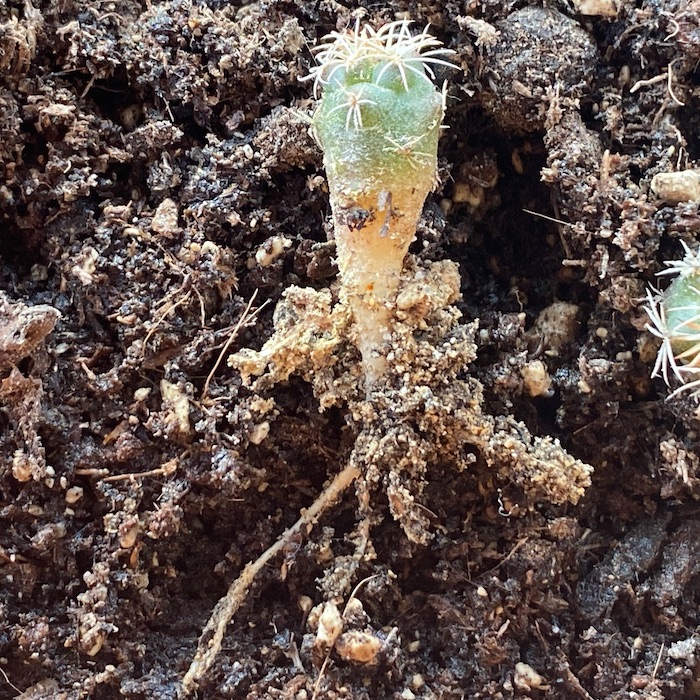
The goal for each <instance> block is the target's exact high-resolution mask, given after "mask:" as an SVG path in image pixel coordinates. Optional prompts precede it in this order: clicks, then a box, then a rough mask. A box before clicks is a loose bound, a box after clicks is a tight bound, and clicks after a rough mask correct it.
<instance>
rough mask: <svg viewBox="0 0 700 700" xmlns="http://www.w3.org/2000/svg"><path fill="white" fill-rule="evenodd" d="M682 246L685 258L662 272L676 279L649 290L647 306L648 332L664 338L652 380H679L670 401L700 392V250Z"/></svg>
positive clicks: (668, 263) (673, 262)
mask: <svg viewBox="0 0 700 700" xmlns="http://www.w3.org/2000/svg"><path fill="white" fill-rule="evenodd" d="M683 247H684V249H685V256H684V257H683V258H682V259H681V260H670V261H666V264H667V266H668V267H667V269H666V270H663V271H662V272H660V273H659V274H660V275H677V277H676V278H675V279H674V280H673V282H671V284H670V285H669V286H668V288H667V289H665V290H664V291H663V292H659V291H657V290H655V289H650V290H649V291H648V292H647V305H646V306H645V307H644V308H645V311H646V312H647V316H648V317H649V323H648V324H647V325H646V328H647V330H648V331H649V332H650V333H652V334H653V335H655V336H656V337H657V338H660V339H661V347H660V348H659V352H658V355H657V357H656V364H655V365H654V370H653V372H652V377H659V376H660V377H663V379H664V381H665V382H666V384H667V385H670V383H671V382H670V377H671V375H673V376H675V377H676V379H678V380H679V381H680V386H679V387H678V388H677V389H676V390H675V391H673V392H672V393H671V394H670V396H669V398H671V397H673V396H676V395H677V394H680V393H681V392H686V391H690V392H691V393H693V394H694V395H697V394H698V393H699V392H700V251H695V252H694V251H692V250H691V249H690V248H689V247H688V246H687V245H686V244H685V243H683Z"/></svg>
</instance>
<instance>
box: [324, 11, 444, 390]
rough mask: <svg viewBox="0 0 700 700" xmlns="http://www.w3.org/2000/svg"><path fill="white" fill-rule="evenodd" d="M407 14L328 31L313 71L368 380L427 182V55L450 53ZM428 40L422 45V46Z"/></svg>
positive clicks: (344, 281)
mask: <svg viewBox="0 0 700 700" xmlns="http://www.w3.org/2000/svg"><path fill="white" fill-rule="evenodd" d="M408 24H409V23H408V22H393V23H391V24H389V25H386V26H385V27H383V28H382V29H381V30H379V31H377V32H375V31H374V30H373V29H372V28H371V27H365V28H363V29H362V30H361V31H360V30H359V28H356V29H355V31H354V33H352V34H347V35H344V34H335V33H334V34H332V35H330V37H329V38H330V39H331V41H332V43H331V44H329V45H325V46H322V47H320V49H321V50H320V53H319V56H318V58H319V66H318V67H317V68H316V69H314V71H312V73H311V77H315V79H316V88H317V89H318V88H319V87H321V88H322V89H323V95H322V98H321V100H320V102H319V104H318V107H317V109H316V112H315V113H314V116H313V128H314V132H315V134H316V137H317V139H318V141H319V143H320V145H321V147H322V149H323V154H324V166H325V168H326V173H327V176H328V183H329V189H330V203H331V208H332V211H333V222H334V232H335V240H336V246H337V259H338V267H339V270H340V275H341V295H342V297H343V300H344V301H345V302H346V303H348V304H349V305H350V307H351V309H352V311H353V316H354V320H355V331H356V336H357V345H358V347H359V349H360V352H361V354H362V359H363V365H364V369H365V378H366V384H367V389H368V390H369V389H370V388H371V387H372V385H373V384H375V383H376V381H377V380H378V379H379V378H380V377H381V376H382V375H383V374H384V373H385V372H386V369H387V362H386V358H385V352H384V346H385V344H386V340H387V339H388V336H389V335H390V333H391V320H392V317H393V311H394V310H393V303H394V300H395V297H396V293H397V290H398V286H399V279H400V275H401V270H402V268H403V262H404V258H405V257H406V253H407V252H408V247H409V245H410V244H411V241H412V240H413V238H414V236H415V231H416V225H417V223H418V219H419V218H420V214H421V211H422V208H423V204H424V202H425V198H426V197H427V195H428V193H429V192H430V190H431V189H432V188H433V186H434V184H435V178H436V174H435V173H436V167H437V143H438V137H439V133H440V126H441V123H442V116H443V112H444V98H443V94H442V93H441V92H440V91H439V90H438V89H437V88H436V87H435V85H434V84H433V82H432V80H431V79H430V78H431V77H432V76H433V73H432V69H431V64H445V65H451V64H448V63H446V62H445V61H444V60H443V59H442V58H440V57H441V56H443V55H445V54H448V53H451V52H449V51H447V50H446V49H441V48H433V47H436V46H439V42H438V41H437V40H436V39H434V38H433V37H431V36H430V35H428V34H427V33H426V32H425V31H424V32H423V33H422V34H419V35H417V36H411V34H410V32H409V29H408ZM426 48H427V49H430V50H428V51H425V52H423V51H424V49H426Z"/></svg>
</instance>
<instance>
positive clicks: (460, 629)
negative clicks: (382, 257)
mask: <svg viewBox="0 0 700 700" xmlns="http://www.w3.org/2000/svg"><path fill="white" fill-rule="evenodd" d="M35 2H36V4H32V3H31V2H30V0H25V2H24V3H22V2H14V1H12V2H8V1H7V0H0V156H1V157H0V285H1V289H2V290H4V291H2V292H0V426H1V431H0V574H1V575H2V578H1V581H2V584H1V585H0V698H23V699H24V700H29V699H32V700H38V699H39V698H46V699H48V698H57V699H71V700H72V699H76V700H78V699H82V698H96V699H98V700H103V699H109V698H118V697H119V698H132V699H134V700H137V699H138V700H141V699H144V700H145V699H147V698H164V699H167V698H177V697H181V696H182V694H183V687H182V681H183V678H184V677H185V674H186V672H187V670H188V668H189V667H190V664H191V662H192V659H193V658H194V657H195V653H196V651H197V649H198V645H203V646H204V647H207V645H208V644H209V643H210V640H209V638H203V639H202V640H201V641H200V635H201V633H202V630H203V629H204V628H205V625H206V624H207V621H208V620H209V618H210V615H211V614H212V611H213V610H214V608H215V606H216V604H217V602H218V601H219V600H220V599H221V598H222V597H223V596H225V595H226V592H227V590H228V588H229V586H230V585H231V584H232V583H234V582H235V581H236V579H237V577H238V576H239V574H240V573H241V571H242V570H243V567H244V566H245V565H246V564H247V563H248V562H250V561H253V560H255V559H256V558H257V557H259V556H260V555H261V554H262V553H263V552H264V551H265V550H267V549H268V548H269V547H270V546H272V545H274V544H275V542H277V541H278V540H279V538H280V537H281V535H282V533H283V532H284V531H285V530H286V529H287V528H288V527H290V526H291V525H292V524H293V523H294V522H295V521H296V520H297V518H298V517H299V514H300V513H301V512H303V510H304V509H306V508H308V507H309V506H310V505H311V504H312V503H313V502H314V501H315V499H316V498H317V497H318V496H319V494H321V493H322V492H323V489H324V484H327V483H328V481H329V480H330V479H332V478H333V477H334V476H335V475H336V474H338V473H339V472H340V471H341V470H342V469H343V468H344V467H345V465H347V464H348V463H349V460H352V459H354V460H355V461H356V462H357V465H358V467H359V469H360V471H361V476H360V477H359V478H358V481H357V484H356V485H354V486H353V487H352V488H349V489H347V490H346V491H344V492H343V493H342V494H341V496H340V498H339V499H337V501H336V502H335V503H334V505H333V506H332V507H331V508H329V509H327V510H326V511H325V512H324V513H322V515H321V516H320V518H319V520H318V522H317V523H315V524H314V527H313V528H312V527H311V526H309V527H305V528H303V530H302V531H300V532H299V533H297V536H295V537H294V538H292V539H290V541H288V542H285V546H284V547H283V548H282V551H281V552H280V554H279V555H278V556H276V557H274V558H273V559H272V561H271V562H270V563H268V565H267V566H265V567H264V568H263V570H262V571H261V572H260V573H259V574H258V575H257V576H256V577H255V578H254V580H253V582H252V585H251V586H250V587H249V588H248V589H247V591H246V592H245V595H244V597H243V599H242V602H241V605H240V607H239V608H238V610H237V611H236V613H235V615H234V616H233V619H232V621H231V623H230V624H229V625H228V627H227V629H226V633H225V635H224V638H223V642H222V644H221V647H220V649H218V653H216V654H215V659H214V663H213V664H212V665H211V667H210V668H208V669H206V672H204V673H202V674H201V677H198V678H197V679H196V682H195V683H194V684H193V685H192V687H191V688H190V689H189V690H190V696H191V697H198V698H212V699H218V698H248V699H251V700H252V699H255V698H300V699H301V698H307V699H310V698H318V699H320V698H367V699H371V700H383V699H384V698H395V699H397V700H399V699H401V700H413V699H415V698H425V699H428V698H444V699H447V698H454V699H455V700H456V699H458V698H470V699H474V698H490V699H496V698H515V697H518V698H526V697H529V698H557V699H568V698H572V699H579V700H580V699H585V700H590V699H592V698H594V699H595V700H613V699H622V698H648V699H650V700H651V699H653V700H657V699H660V698H665V699H668V700H678V699H681V698H690V697H695V696H697V695H700V635H698V630H700V612H699V607H698V603H699V602H700V591H699V586H700V557H699V555H700V504H699V503H698V499H699V498H700V450H698V447H697V441H698V436H699V432H698V431H699V425H698V419H699V416H700V413H699V412H698V400H697V398H695V397H694V396H692V395H689V394H687V393H686V394H682V395H679V396H676V397H673V398H672V399H671V400H667V397H668V395H669V394H670V393H671V391H672V390H673V387H671V388H668V387H666V386H665V385H664V383H663V381H662V380H659V379H652V378H651V376H650V375H651V372H652V369H653V367H654V362H655V358H656V351H657V349H658V343H657V341H656V339H655V338H654V337H653V336H652V335H651V334H650V333H649V332H648V331H646V330H645V328H644V327H645V323H646V322H647V319H646V315H645V312H644V310H643V303H644V301H643V299H644V296H645V293H646V289H647V287H648V286H649V285H652V284H655V279H656V278H655V274H656V273H658V272H659V271H660V270H661V269H663V261H665V260H673V259H677V258H679V257H681V256H682V253H683V249H682V245H681V244H682V242H685V243H686V244H688V245H689V246H690V247H691V248H695V247H696V246H697V243H696V238H697V235H698V231H699V230H700V215H699V213H698V202H697V201H680V202H673V201H671V202H669V201H666V200H665V199H663V198H660V197H659V196H658V195H657V194H656V193H654V191H653V190H652V189H651V188H650V183H651V180H652V178H653V177H654V175H657V174H659V173H669V172H673V171H679V170H686V169H693V168H694V167H696V161H695V159H696V158H700V148H699V146H698V144H700V139H699V138H698V136H699V134H698V131H699V130H700V120H699V119H698V117H697V114H698V106H699V105H700V88H699V85H700V73H699V72H698V71H699V69H698V61H699V59H700V3H699V2H697V0H666V1H663V2H662V1H661V0H640V1H638V2H631V1H630V0H570V1H569V2H567V1H566V0H561V2H558V1H556V0H553V1H552V2H548V3H546V5H545V7H541V6H534V5H532V6H531V5H527V3H525V2H512V1H510V0H483V1H482V2H476V1H473V2H472V1H469V2H464V3H456V2H452V1H451V0H450V1H445V2H436V3H434V4H421V3H414V2H406V3H404V2H399V3H381V2H380V3H362V4H350V5H345V4H341V3H339V2H335V0H320V1H319V2H307V1H306V0H296V1H294V0H269V1H267V0H264V1H262V2H258V3H254V4H247V5H241V4H240V3H236V2H232V3H223V2H220V1H219V0H211V2H208V3H207V2H199V3H195V2H191V1H190V0H172V1H170V2H157V1H155V0H154V2H150V1H148V0H146V2H144V3H139V2H135V1H133V0H123V1H122V2H112V1H111V0H100V1H97V2H93V1H88V0H56V1H55V2H54V0H41V2H39V1H38V0H35ZM358 18H360V19H361V20H362V21H367V22H371V23H372V25H373V26H375V27H379V26H381V25H382V24H384V23H386V22H388V21H393V20H396V19H404V18H407V19H412V20H415V22H416V27H417V28H421V27H422V26H424V25H425V24H427V23H430V31H431V32H432V33H433V34H434V35H435V36H437V37H438V38H439V39H440V40H441V41H442V42H443V43H444V44H445V46H447V47H448V48H450V49H453V50H454V51H455V54H454V56H453V61H454V63H455V64H456V66H457V68H456V69H455V70H453V71H450V70H448V69H446V68H445V69H444V70H443V67H438V70H437V71H436V72H437V76H436V77H437V80H438V82H442V81H443V80H445V79H448V80H449V87H448V105H447V114H446V125H447V126H448V127H449V128H448V129H446V130H445V132H444V134H443V137H442V139H441V142H440V168H439V184H438V187H437V189H436V191H435V192H434V193H433V194H432V195H431V196H430V197H429V199H428V201H427V203H426V205H425V210H424V215H423V219H422V221H421V224H420V226H419V230H418V232H417V238H416V241H415V243H414V244H413V247H412V258H411V261H410V264H409V268H411V269H412V270H433V271H435V270H443V271H444V270H448V269H454V268H452V267H449V265H448V263H447V261H452V262H453V263H456V265H457V266H458V270H459V277H458V282H457V286H458V287H459V290H458V291H459V295H460V296H459V299H458V300H456V301H455V300H454V298H456V297H457V294H454V295H452V297H451V298H450V300H447V301H445V302H444V304H443V307H445V308H443V309H442V310H440V309H438V308H437V307H436V308H435V309H433V311H432V312H431V313H432V316H431V315H428V316H427V317H426V319H425V320H424V321H423V322H422V325H421V327H420V328H417V327H414V328H413V330H412V331H411V333H412V335H411V338H413V339H414V340H415V342H416V344H417V345H416V347H418V346H420V347H422V348H424V351H425V348H430V347H436V348H437V347H440V348H443V350H444V348H445V347H447V346H448V345H449V344H450V343H452V345H453V346H454V347H457V348H458V349H459V348H461V350H459V351H457V350H455V351H454V352H453V353H452V355H449V354H444V353H443V355H441V356H440V357H441V358H442V359H440V361H437V360H436V361H435V362H434V363H433V365H431V367H430V368H428V366H427V365H425V364H424V365H421V367H423V369H422V370H421V371H422V372H423V374H424V375H425V376H424V379H422V380H421V381H422V382H423V383H422V384H421V387H419V388H417V384H416V383H417V381H418V380H417V379H416V377H417V376H418V374H417V373H413V374H412V373H411V371H407V372H406V374H405V376H404V378H403V379H401V380H400V381H403V382H404V384H403V385H400V381H399V379H397V378H396V377H397V376H398V375H396V376H394V375H392V376H393V379H391V378H390V379H389V380H388V381H387V386H386V391H385V392H383V391H378V392H376V395H375V397H374V398H372V399H370V400H368V401H365V403H364V404H362V405H363V408H362V410H360V409H358V406H360V404H361V403H362V401H364V399H363V398H362V396H361V395H362V392H363V389H362V386H361V383H362V377H361V373H360V372H359V371H354V372H353V370H352V368H353V367H355V368H357V367H359V356H358V354H357V351H356V350H355V348H354V346H353V343H352V342H351V332H350V331H348V333H350V335H349V336H348V337H349V338H350V340H348V339H342V338H339V339H338V343H337V345H335V346H334V348H333V361H330V360H329V361H328V362H327V363H326V365H323V367H321V365H318V366H316V367H314V366H311V365H309V366H304V360H303V358H302V359H299V360H298V362H297V365H295V367H296V368H297V369H298V370H299V371H296V370H295V371H290V372H289V373H287V375H288V376H279V372H278V373H277V375H275V376H274V377H273V379H272V380H270V381H267V382H266V381H261V380H258V381H256V382H253V383H251V382H250V381H248V379H249V378H247V377H246V376H245V372H243V374H241V372H240V371H239V369H240V368H238V369H237V368H236V367H237V365H236V363H235V362H233V364H230V363H229V362H228V361H227V360H228V358H229V356H230V355H231V354H232V353H238V354H239V355H238V356H240V351H241V350H244V351H245V349H246V348H248V349H251V350H260V349H261V348H262V347H263V345H264V343H265V342H266V341H268V340H269V339H270V338H271V337H274V336H273V333H274V332H275V330H274V325H273V324H276V325H277V329H278V332H279V327H280V323H283V322H286V323H287V328H288V329H289V328H294V327H295V324H296V323H297V321H298V323H299V324H302V325H303V323H305V321H304V317H303V316H299V317H293V318H292V317H290V316H289V315H287V316H284V313H282V312H283V311H284V310H285V309H287V311H288V310H289V308H290V307H289V304H291V305H292V306H293V305H294V304H297V307H295V308H301V305H303V304H305V303H309V304H310V303H311V302H308V300H309V299H326V300H327V302H328V303H327V308H330V307H331V306H332V305H334V304H335V305H337V299H338V280H337V270H336V268H335V262H334V244H333V238H332V227H331V217H330V210H329V204H328V191H327V186H326V181H325V177H324V171H323V168H322V154H321V153H320V150H319V148H318V146H317V145H316V143H315V141H314V140H313V138H312V136H311V135H310V133H309V127H308V119H305V117H308V115H309V114H310V113H311V112H312V110H313V104H314V101H313V96H312V94H311V93H312V90H311V87H310V85H309V83H307V82H300V80H299V79H300V78H301V77H303V76H304V75H306V74H307V73H308V71H309V68H310V67H311V66H312V65H313V61H314V59H313V55H312V53H311V52H310V48H311V47H313V46H314V45H315V44H316V42H317V41H318V40H319V39H320V38H321V37H323V36H324V35H326V34H327V33H328V32H330V31H344V30H345V29H346V28H348V27H351V28H352V27H353V26H354V24H355V21H356V20H357V19H358ZM441 265H442V266H443V267H440V266H441ZM450 265H451V263H450ZM445 266H447V267H445ZM438 277H439V275H438ZM300 290H306V291H303V292H302V291H300ZM304 295H306V296H304ZM448 296H449V295H448ZM290 299H291V300H292V301H290ZM285 304H287V306H285ZM446 305H449V308H447V306H446ZM275 309H278V313H277V315H275ZM280 310H282V311H280ZM285 313H286V312H285ZM441 314H442V315H441ZM281 316H284V318H286V319H287V321H284V319H282V320H281ZM290 318H292V321H291V322H290V321H289V319H290ZM343 327H344V328H346V329H347V328H348V325H347V324H346V325H345V326H342V324H341V325H339V326H336V328H343ZM297 329H298V326H297ZM406 337H408V336H406ZM445 338H448V339H449V342H448V341H445ZM443 341H444V342H443ZM407 342H408V341H407ZM411 342H413V341H411ZM440 343H443V344H442V345H440ZM425 352H427V351H425ZM436 352H437V351H436ZM440 352H443V351H442V350H441V351H440ZM428 354H429V353H428ZM437 355H439V353H437ZM437 355H436V356H437ZM416 357H418V355H416ZM421 357H422V356H421ZM445 357H448V358H451V359H450V362H447V361H446V360H445V359H444V358H445ZM404 359H406V358H404ZM415 362H417V360H416V359H415V357H414V358H413V359H410V358H409V359H406V363H408V364H407V366H408V365H411V363H414V365H415ZM397 366H398V361H397ZM412 366H413V365H412ZM415 366H417V365H415ZM292 369H294V368H292ZM416 372H417V370H416ZM272 373H273V374H274V368H273V370H272ZM441 377H442V378H443V379H442V380H441V379H440V378H441ZM321 379H323V382H324V387H325V389H324V390H323V391H321V389H319V384H320V382H321ZM263 380H264V377H263ZM440 381H442V382H443V385H442V388H441V389H440V390H439V391H438V390H437V389H435V387H437V386H438V385H440ZM414 385H415V386H414ZM353 392H355V393H353ZM411 392H413V393H411ZM428 394H429V395H430V397H437V398H435V400H433V399H432V398H431V399H430V400H429V398H426V396H427V395H428ZM419 395H420V396H421V397H422V398H421V399H420V400H418V399H416V397H417V396H419ZM467 415H468V416H469V421H471V422H470V423H469V430H465V429H464V425H465V424H466V423H465V421H466V420H467V419H464V416H467ZM460 421H462V422H461V423H460ZM457 424H459V425H460V426H462V427H461V428H460V430H461V431H462V432H460V430H457V429H456V428H455V425H457ZM382 426H384V427H382ZM475 426H476V427H475ZM482 431H487V432H488V431H492V433H489V435H490V437H488V439H487V438H485V437H483V432H482ZM499 435H500V436H501V437H500V438H498V439H497V440H496V438H494V437H493V436H499ZM460 436H462V437H460ZM389 437H391V440H388V439H385V438H389ZM383 440H384V442H382V441H383ZM389 443H391V444H390V445H389ZM379 444H381V445H383V447H382V449H383V450H384V452H382V453H381V454H380V456H379V457H377V456H376V455H377V453H376V450H375V451H373V449H374V448H373V446H376V445H379ZM387 445H389V446H387ZM418 454H420V459H419V458H418V457H417V456H416V455H418ZM358 455H359V456H358ZM373 455H374V456H373ZM392 455H393V457H392ZM587 465H588V466H590V467H592V469H593V471H592V474H591V476H590V482H591V483H590V485H588V486H586V484H587V482H588V473H589V470H588V466H587ZM569 467H570V468H571V469H572V470H574V471H572V472H571V473H572V474H573V476H571V477H570V478H571V480H572V484H573V485H569V487H568V488H569V491H566V492H562V491H561V490H557V489H558V488H559V487H558V486H552V484H551V483H549V482H547V481H546V480H547V479H549V478H552V479H555V477H556V480H558V481H557V482H556V483H557V484H559V485H561V483H562V482H563V481H566V479H567V478H569V476H568V475H567V473H562V472H561V470H562V469H564V470H566V469H568V468H569ZM557 469H558V470H559V471H558V472H556V475H555V477H552V476H551V474H552V473H554V471H556V470H557ZM543 474H545V475H547V476H546V477H545V476H543ZM545 482H546V483H545ZM574 482H575V483H574ZM561 488H563V487H561ZM324 635H325V637H324ZM338 635H340V636H338Z"/></svg>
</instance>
